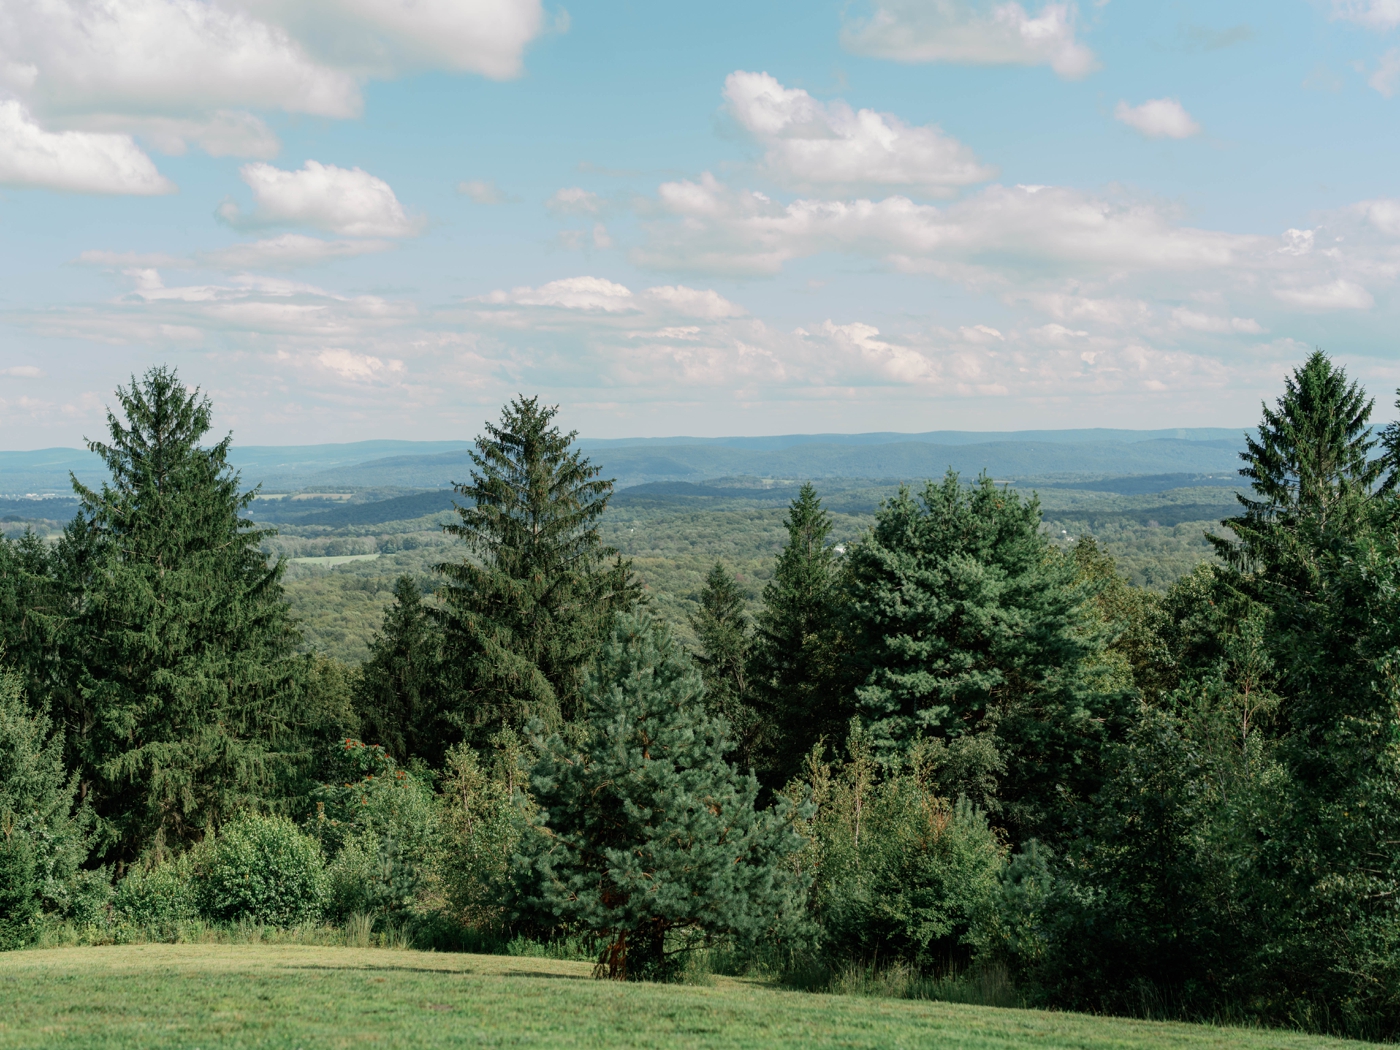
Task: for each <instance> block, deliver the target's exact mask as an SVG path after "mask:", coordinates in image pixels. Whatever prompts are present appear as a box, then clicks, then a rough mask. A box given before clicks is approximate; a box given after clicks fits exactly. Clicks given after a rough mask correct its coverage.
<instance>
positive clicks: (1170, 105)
mask: <svg viewBox="0 0 1400 1050" xmlns="http://www.w3.org/2000/svg"><path fill="white" fill-rule="evenodd" d="M1113 117H1114V119H1115V120H1120V121H1122V122H1123V123H1124V124H1126V125H1128V127H1130V128H1133V129H1135V130H1137V131H1140V132H1142V133H1143V134H1144V135H1146V136H1147V137H1148V138H1150V139H1187V138H1190V137H1191V136H1192V135H1198V134H1200V131H1201V126H1200V125H1199V124H1197V123H1196V122H1195V121H1194V120H1193V119H1191V114H1190V113H1187V112H1186V110H1185V109H1184V108H1183V107H1182V105H1181V103H1180V102H1178V101H1177V100H1176V99H1174V98H1153V99H1148V100H1147V101H1146V102H1144V103H1143V104H1142V105H1140V106H1130V105H1128V104H1127V103H1126V102H1121V101H1120V102H1119V103H1118V106H1117V108H1116V109H1114V111H1113Z"/></svg>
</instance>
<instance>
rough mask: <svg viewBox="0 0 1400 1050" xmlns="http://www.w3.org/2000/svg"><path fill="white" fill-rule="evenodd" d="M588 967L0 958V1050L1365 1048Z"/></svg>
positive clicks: (306, 953)
mask: <svg viewBox="0 0 1400 1050" xmlns="http://www.w3.org/2000/svg"><path fill="white" fill-rule="evenodd" d="M590 973H591V967H590V966H589V965H588V964H587V963H580V962H569V961H564V960H555V959H543V958H521V957H512V956H500V955H494V956H488V955H459V954H448V953H441V954H439V953H431V952H417V951H408V950H399V951H394V950H386V949H379V948H344V947H341V948H335V947H324V946H310V945H298V944H245V945H227V944H173V945H172V944H144V945H126V946H109V947H79V948H51V949H38V950H29V951H17V952H9V953H5V954H0V1003H4V1004H5V1009H4V1010H0V1048H9V1047H24V1048H26V1050H28V1048H56V1047H75V1048H76V1047H82V1048H93V1050H128V1048H135V1047H155V1046H160V1047H165V1046H180V1047H195V1046H197V1047H201V1048H203V1050H215V1048H225V1047H230V1048H231V1047H238V1048H252V1047H258V1048H288V1050H290V1048H293V1047H312V1046H315V1047H344V1048H358V1047H409V1048H418V1047H421V1048H437V1047H479V1046H531V1047H666V1048H667V1050H684V1048H688V1047H735V1048H738V1047H765V1048H768V1047H777V1048H781V1047H803V1048H810V1047H838V1046H839V1047H914V1046H938V1047H943V1046H956V1047H960V1048H968V1050H984V1048H985V1050H992V1048H996V1050H1001V1048H1007V1050H1010V1048H1020V1047H1037V1048H1041V1050H1058V1048H1071V1047H1072V1048H1076V1050H1100V1048H1103V1050H1108V1048H1147V1047H1153V1048H1156V1047H1168V1048H1181V1050H1197V1048H1199V1050H1207V1048H1209V1050H1216V1048H1220V1050H1223V1048H1225V1047H1231V1048H1242V1050H1252V1048H1260V1050H1262V1048H1264V1047H1269V1048H1323V1047H1343V1046H1361V1045H1363V1044H1359V1043H1345V1042H1343V1041H1340V1040H1333V1039H1325V1038H1319V1037H1315V1036H1306V1035H1301V1034H1296V1033H1291V1032H1277V1031H1269V1032H1264V1031H1253V1030H1248V1029H1239V1028H1210V1027H1206V1026H1200V1025H1186V1024H1169V1023H1159V1022H1151V1021H1128V1020H1120V1019H1115V1018H1098V1017H1087V1016H1083V1015H1078V1014H1063V1013H1044V1012H1038V1011H1032V1010H1010V1009H997V1008H992V1007H981V1006H965V1005H959V1004H954V1003H945V1002H927V1001H911V1000H897V999H882V998H872V997H869V996H866V995H815V994H811V993H806V992H796V991H784V990H780V989H776V988H773V987H771V986H769V985H766V984H763V983H761V982H757V981H751V980H740V979H734V978H724V977H712V978H710V979H709V980H708V981H707V982H706V983H704V984H701V985H651V984H631V985H622V984H615V983H609V982H604V981H596V980H593V979H591V977H590Z"/></svg>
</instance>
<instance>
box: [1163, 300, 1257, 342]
mask: <svg viewBox="0 0 1400 1050" xmlns="http://www.w3.org/2000/svg"><path fill="white" fill-rule="evenodd" d="M1172 320H1173V321H1175V322H1176V323H1177V324H1178V325H1180V326H1181V327H1182V328H1187V329H1190V330H1191V331H1193V332H1212V333H1216V334H1219V335H1233V334H1239V335H1262V334H1263V332H1264V326H1263V325H1261V324H1260V323H1259V322H1258V321H1256V320H1254V318H1252V317H1215V316H1212V315H1210V314H1203V313H1198V312H1197V311H1195V310H1190V309H1187V308H1186V307H1184V306H1182V307H1178V308H1177V309H1176V310H1174V311H1172Z"/></svg>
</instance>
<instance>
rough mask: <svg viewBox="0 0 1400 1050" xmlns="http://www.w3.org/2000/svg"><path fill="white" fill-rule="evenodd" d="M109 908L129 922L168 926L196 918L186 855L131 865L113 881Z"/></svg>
mask: <svg viewBox="0 0 1400 1050" xmlns="http://www.w3.org/2000/svg"><path fill="white" fill-rule="evenodd" d="M112 911H113V914H114V915H115V916H116V918H117V919H119V920H121V921H124V922H128V923H130V924H132V925H133V926H169V925H172V924H174V923H180V922H188V921H190V920H193V919H195V918H198V915H199V902H198V899H197V897H196V893H195V884H194V870H193V865H192V863H191V860H190V855H189V854H188V853H187V854H185V855H183V856H181V857H179V858H178V859H176V860H173V861H168V862H166V863H165V864H160V865H157V866H155V867H151V868H132V869H131V870H130V871H129V872H127V874H126V877H125V878H123V879H122V880H121V881H120V882H119V883H117V891H116V895H115V896H114V897H113V900H112Z"/></svg>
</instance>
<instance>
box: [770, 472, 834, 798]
mask: <svg viewBox="0 0 1400 1050" xmlns="http://www.w3.org/2000/svg"><path fill="white" fill-rule="evenodd" d="M783 524H784V526H785V527H786V528H787V531H788V542H787V544H786V546H784V547H783V550H782V553H781V554H779V555H778V563H777V565H776V566H775V567H774V570H773V579H772V581H771V582H769V584H768V586H767V587H765V588H764V590H763V609H762V611H761V612H760V613H759V616H758V622H757V625H756V630H755V632H754V643H753V656H752V660H751V662H750V679H751V681H752V688H753V694H754V703H755V706H756V708H757V710H758V717H759V719H760V721H761V723H762V725H761V728H760V730H759V733H758V736H759V740H758V744H757V747H758V748H760V749H761V750H762V752H763V755H764V757H763V759H762V760H761V763H760V764H761V767H762V771H763V772H764V774H765V781H766V782H767V783H768V784H769V785H770V786H774V787H776V786H780V785H782V784H783V783H785V782H786V781H787V780H788V779H789V778H791V777H792V776H795V775H796V774H797V772H798V771H799V769H800V768H801V764H802V760H803V758H804V756H806V755H807V753H808V752H810V751H811V749H812V748H813V747H814V746H815V745H816V743H817V741H818V740H820V739H822V738H823V737H825V738H827V739H830V740H835V739H841V738H842V737H843V736H844V734H845V730H846V722H847V720H848V719H849V718H850V714H851V712H850V710H849V705H848V703H847V700H846V696H847V693H846V690H845V688H844V685H845V680H844V678H843V676H842V675H843V669H844V668H843V656H844V650H843V648H842V636H841V629H842V608H843V605H844V601H843V598H844V592H843V589H842V587H841V586H840V582H841V581H840V574H839V569H838V563H837V555H836V551H835V548H834V545H833V544H832V543H831V542H830V537H831V527H832V521H831V515H830V513H828V512H827V511H826V510H825V509H824V508H823V507H822V502H821V499H820V497H819V496H818V495H817V490H816V489H815V488H814V487H813V486H812V485H811V484H810V483H809V484H805V485H803V486H802V488H801V489H800V490H799V492H798V495H797V497H796V498H795V499H794V500H793V501H792V504H791V506H790V507H789V508H788V515H787V518H786V519H785V521H784V522H783Z"/></svg>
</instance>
